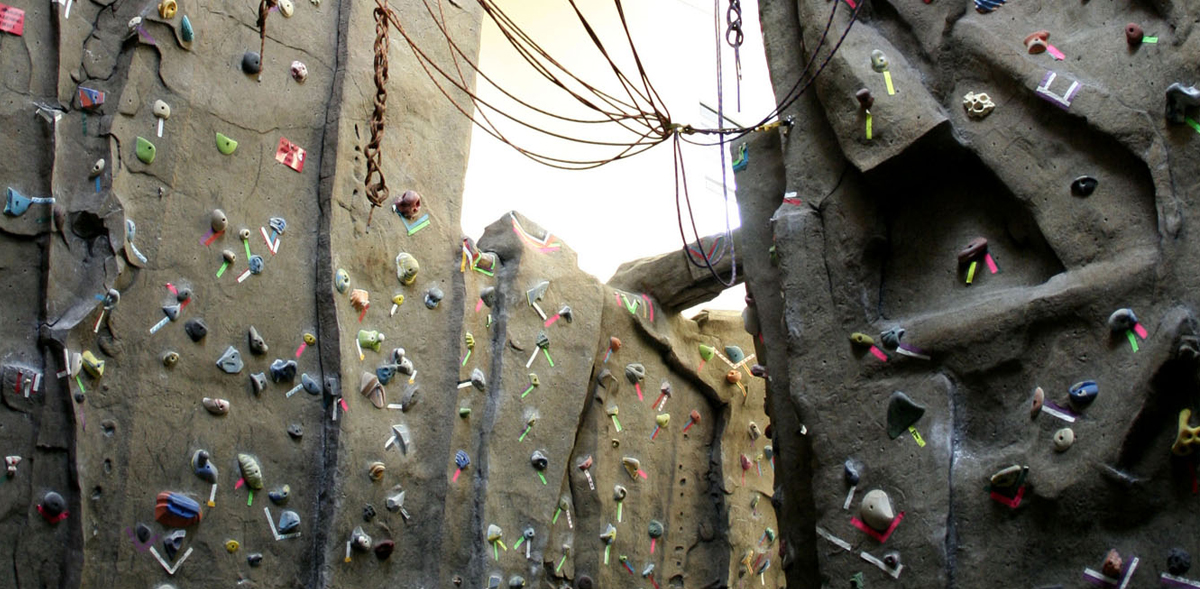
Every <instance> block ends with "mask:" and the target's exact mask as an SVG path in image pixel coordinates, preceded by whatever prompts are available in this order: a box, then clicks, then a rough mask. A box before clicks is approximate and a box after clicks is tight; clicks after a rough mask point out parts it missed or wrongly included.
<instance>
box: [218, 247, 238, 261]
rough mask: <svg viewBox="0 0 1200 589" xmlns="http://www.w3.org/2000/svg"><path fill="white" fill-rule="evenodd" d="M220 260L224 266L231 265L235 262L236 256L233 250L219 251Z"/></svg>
mask: <svg viewBox="0 0 1200 589" xmlns="http://www.w3.org/2000/svg"><path fill="white" fill-rule="evenodd" d="M221 258H222V259H224V260H225V263H226V264H232V263H234V262H235V261H237V254H235V253H233V250H221Z"/></svg>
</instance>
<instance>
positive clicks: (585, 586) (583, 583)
mask: <svg viewBox="0 0 1200 589" xmlns="http://www.w3.org/2000/svg"><path fill="white" fill-rule="evenodd" d="M575 586H576V587H577V588H578V589H592V588H593V587H595V583H593V582H592V578H591V577H589V576H587V575H579V578H577V579H575Z"/></svg>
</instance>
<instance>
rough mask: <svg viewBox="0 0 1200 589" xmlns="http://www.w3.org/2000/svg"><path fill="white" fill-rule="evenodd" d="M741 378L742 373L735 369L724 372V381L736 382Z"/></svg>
mask: <svg viewBox="0 0 1200 589" xmlns="http://www.w3.org/2000/svg"><path fill="white" fill-rule="evenodd" d="M741 380H742V373H741V372H739V371H737V370H730V371H729V372H726V373H725V382H728V383H729V384H737V383H739V382H741Z"/></svg>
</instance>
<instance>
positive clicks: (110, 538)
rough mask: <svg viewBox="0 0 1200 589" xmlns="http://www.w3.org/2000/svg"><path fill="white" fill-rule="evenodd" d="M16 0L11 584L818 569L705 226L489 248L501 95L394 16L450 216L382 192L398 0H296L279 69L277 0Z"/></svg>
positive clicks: (421, 179) (409, 126)
mask: <svg viewBox="0 0 1200 589" xmlns="http://www.w3.org/2000/svg"><path fill="white" fill-rule="evenodd" d="M430 6H431V7H432V8H431V10H433V11H435V12H437V11H438V10H439V8H438V6H439V5H437V4H432V5H430ZM392 7H393V9H395V10H397V11H398V13H399V16H400V19H401V20H402V21H403V22H404V23H406V26H407V30H408V31H409V32H410V34H412V35H414V36H415V38H416V40H417V41H418V42H419V43H420V44H421V45H422V46H423V47H425V48H427V49H430V50H432V51H433V57H434V59H438V60H440V61H441V62H442V63H448V62H449V56H448V54H447V53H445V51H446V49H445V47H444V43H442V44H439V43H437V42H436V41H437V37H438V36H439V35H440V33H438V32H437V29H436V28H435V26H434V24H433V21H432V19H431V16H430V14H429V13H428V12H427V10H426V7H425V5H424V4H420V3H412V2H402V3H393V6H392ZM13 8H16V9H19V10H23V11H24V14H23V18H24V21H23V24H24V28H23V31H21V34H19V35H18V34H14V33H13V32H5V33H0V62H2V63H3V65H4V68H5V71H6V72H7V74H6V76H5V83H4V84H5V89H4V97H5V99H4V100H3V101H0V116H2V117H3V120H4V134H3V139H0V141H3V142H4V145H5V146H6V147H7V150H6V152H7V153H9V154H10V156H9V157H6V158H0V160H2V161H0V170H2V177H3V180H4V182H5V185H6V187H8V188H10V189H11V190H12V191H15V192H14V194H15V195H16V196H10V197H9V198H10V202H11V203H12V204H13V205H14V206H15V208H14V209H13V210H12V211H11V214H5V215H3V216H0V242H2V243H3V246H2V247H0V278H2V280H0V289H3V301H4V305H3V312H2V313H0V321H2V322H3V324H4V334H5V336H6V337H5V338H3V340H2V343H0V368H2V373H0V382H2V384H3V390H2V391H0V401H2V403H3V409H0V455H3V456H6V457H12V458H13V461H12V462H14V464H13V468H12V469H11V475H10V476H4V477H2V478H0V534H2V537H3V538H4V540H3V541H0V554H3V556H2V558H3V562H4V563H6V564H5V565H3V567H0V568H4V569H5V570H8V569H11V571H12V574H11V575H7V574H6V575H0V587H35V586H36V587H71V588H73V587H103V586H111V585H115V586H120V587H147V588H159V587H166V586H170V587H180V588H182V587H200V586H224V585H230V586H232V585H237V586H255V587H362V586H368V585H388V586H397V587H412V588H419V587H456V586H468V587H480V586H482V587H494V586H507V587H518V586H522V583H524V586H527V587H563V586H575V587H580V588H586V587H616V586H642V587H649V586H668V587H715V586H731V585H734V584H739V583H750V582H757V583H760V584H765V585H770V586H782V585H783V584H784V581H783V576H782V575H783V569H782V568H781V566H780V563H779V558H778V548H779V546H780V543H779V540H777V538H776V535H777V531H778V530H779V525H778V524H777V523H776V521H775V516H774V508H773V501H772V496H773V487H774V483H773V481H774V467H775V463H774V462H773V461H772V454H771V449H770V448H769V447H768V442H767V436H766V435H765V434H766V433H768V432H770V427H769V426H770V423H769V421H768V419H767V418H766V416H765V413H764V411H765V408H764V405H765V390H764V384H763V382H764V381H762V380H761V379H758V378H752V377H751V373H750V368H751V366H752V365H753V364H755V363H757V362H758V360H756V356H755V355H754V351H753V346H754V344H753V342H752V340H751V336H750V335H749V334H748V333H747V332H746V330H745V329H744V325H743V321H742V318H741V317H739V316H738V315H737V314H723V313H716V312H714V313H705V314H702V315H701V316H698V317H697V318H695V319H686V318H683V317H681V316H680V315H679V309H680V308H682V307H683V306H685V305H690V304H692V303H694V302H696V301H698V300H703V299H704V298H706V297H708V296H711V293H713V292H715V291H713V289H712V287H711V284H705V283H704V280H703V275H701V274H698V273H696V271H695V270H694V269H689V268H688V266H687V263H686V262H685V261H684V259H683V257H682V255H681V254H680V253H679V252H675V253H674V254H669V255H666V256H661V257H659V258H655V259H651V260H647V261H644V262H641V263H637V264H633V265H632V266H631V267H630V268H628V269H626V270H624V271H622V273H620V274H619V275H618V277H616V278H615V279H614V282H613V284H614V286H609V285H604V284H601V283H599V282H598V281H597V280H595V279H594V278H593V277H590V276H588V275H585V274H583V273H582V272H580V271H579V269H578V267H577V266H576V265H575V258H574V254H573V253H572V252H571V251H570V249H569V248H568V247H567V246H566V245H565V244H563V243H562V242H561V240H559V239H558V238H556V237H554V236H553V235H552V234H551V233H549V232H548V231H547V230H545V229H542V228H540V227H538V226H536V225H535V224H534V223H533V222H532V221H530V220H529V219H526V218H524V217H522V216H520V215H519V214H515V213H514V214H511V215H506V216H505V217H504V218H502V219H500V220H499V221H497V223H496V224H494V225H493V226H492V227H490V228H489V229H488V231H487V232H486V234H485V235H484V236H482V237H481V238H480V239H479V241H478V244H477V249H476V245H475V244H473V243H467V244H466V245H468V246H469V248H468V249H467V250H466V251H467V252H468V253H469V257H467V258H464V241H463V236H462V235H461V231H460V230H459V229H458V224H459V210H460V207H461V200H460V194H461V191H462V178H463V173H464V170H465V166H466V157H467V150H468V139H469V123H468V121H466V119H464V118H462V117H460V116H458V115H457V114H456V113H455V112H454V108H453V107H452V105H450V104H449V103H448V102H447V101H446V99H445V97H443V96H442V94H441V92H440V91H439V90H438V89H437V88H436V87H434V86H433V85H432V84H431V83H430V82H429V81H428V80H427V79H426V77H425V74H424V72H423V71H422V70H421V69H420V66H419V64H418V63H417V62H416V61H415V60H414V59H413V58H412V56H411V54H410V53H409V51H408V50H407V48H406V47H405V46H404V45H403V43H402V42H400V41H399V37H398V35H396V34H395V33H393V42H392V46H391V52H390V82H389V93H390V96H391V97H390V100H389V103H388V106H389V110H388V112H387V129H386V134H385V140H384V144H383V149H384V160H383V162H384V170H383V171H384V174H385V175H386V177H387V179H388V182H389V184H390V186H391V190H392V192H393V196H396V195H399V194H400V193H401V192H403V191H404V190H416V191H417V192H419V193H420V194H422V195H423V196H424V200H423V203H422V208H421V214H422V215H428V217H427V220H428V224H425V225H422V224H421V223H420V222H419V221H418V222H407V223H406V222H405V220H403V219H402V218H401V217H400V216H398V215H396V214H394V213H393V212H392V211H390V210H389V209H387V208H381V209H378V210H376V211H375V212H374V214H373V216H372V214H371V210H370V207H369V204H368V201H367V199H366V197H365V195H364V194H363V186H362V183H363V180H364V177H365V172H366V164H365V159H364V156H363V153H362V150H363V149H364V147H365V144H366V140H367V136H368V126H367V125H368V117H369V115H370V112H371V108H372V100H373V98H374V84H373V79H372V66H371V64H372V60H373V52H372V45H373V42H374V34H375V28H374V19H373V18H372V15H371V9H372V8H373V6H371V5H370V4H369V3H349V2H330V1H326V2H324V3H320V2H307V1H302V2H295V3H294V4H288V3H283V4H281V5H280V8H279V9H277V10H274V11H272V12H270V13H269V14H268V16H267V27H266V30H267V39H266V47H265V51H264V55H263V56H262V57H263V62H262V71H261V74H247V73H244V72H243V69H242V64H243V59H244V57H243V56H244V53H245V52H247V51H258V49H259V43H260V39H259V29H258V25H257V20H258V16H259V15H258V3H257V2H253V1H251V0H244V1H239V2H233V3H229V2H208V1H193V0H185V1H183V2H179V3H178V8H177V12H176V13H175V14H173V15H167V14H163V13H160V12H159V7H158V5H157V4H155V3H140V4H130V3H124V2H94V1H83V2H79V1H74V2H69V3H67V4H65V5H64V4H47V3H42V2H36V3H35V2H24V1H20V2H14V4H13ZM68 9H69V14H68ZM284 9H286V12H288V13H290V16H286V15H285V14H284V12H285V10H284ZM440 10H442V11H444V14H445V16H444V18H445V22H446V23H447V24H448V26H449V28H450V30H451V31H452V34H453V35H454V36H455V38H456V40H458V41H459V43H460V44H461V46H462V47H463V48H464V49H465V50H466V51H467V53H468V54H473V53H474V52H475V42H476V41H475V40H476V39H477V38H478V34H479V27H480V21H479V15H478V14H477V11H476V10H475V9H468V8H463V7H459V6H458V5H457V4H455V3H453V2H450V3H447V4H444V5H441V8H440ZM15 15H16V13H15V12H12V11H8V10H6V11H5V14H4V15H0V21H4V23H5V25H4V26H6V27H8V28H9V29H11V28H12V27H11V20H10V19H12V18H15ZM185 16H186V17H187V24H186V25H185V24H184V20H183V17H185ZM439 18H442V17H441V15H440V13H439ZM293 61H300V62H303V64H304V65H305V66H306V68H307V78H306V79H304V80H303V81H301V80H299V79H297V78H296V77H293V75H292V72H291V66H292V62H293ZM467 81H468V83H471V80H467ZM81 92H82V93H81ZM99 93H103V95H101V94H99ZM451 95H452V97H454V98H455V99H458V100H462V99H463V97H462V96H460V95H458V94H455V93H452V94H451ZM160 100H161V101H162V102H163V103H165V104H166V105H167V106H168V107H169V108H170V114H169V116H168V117H165V118H164V117H161V116H158V115H160V114H164V113H163V111H162V109H161V106H159V105H157V102H158V101H160ZM156 113H157V114H156ZM160 120H161V125H162V133H161V136H160V135H159V132H158V126H159V124H160ZM218 134H220V135H218ZM139 138H140V139H141V140H140V141H139ZM230 140H232V142H236V146H234V144H233V143H232V142H231V141H230ZM151 145H152V146H153V157H151V148H150V146H151ZM291 146H295V147H298V148H299V149H302V150H303V152H300V151H297V150H295V149H291ZM281 147H282V149H283V151H282V152H281V151H280V150H281ZM98 160H103V161H104V166H103V168H101V169H96V172H95V173H93V170H94V168H95V167H96V162H97V161H98ZM21 197H32V198H36V199H45V198H53V199H54V202H53V203H52V204H51V203H47V202H44V201H40V200H35V201H33V202H32V203H29V202H26V201H23V200H21ZM24 204H29V207H28V209H27V210H25V211H24V212H23V213H22V212H20V211H18V210H17V209H20V208H22V206H23V205H24ZM214 209H220V210H221V211H223V214H224V218H225V224H224V225H222V224H220V223H217V224H216V225H215V227H216V228H217V229H223V231H222V230H217V231H214V225H213V222H212V216H213V211H214ZM280 220H282V221H284V222H286V226H284V225H283V224H282V223H280ZM368 220H369V221H368ZM243 229H245V230H247V231H248V234H249V235H248V237H247V238H243V237H242V236H241V230H243ZM710 245H711V243H705V244H702V246H703V247H705V248H707V247H709V246H710ZM226 250H228V253H229V255H230V257H231V258H232V259H233V261H232V263H230V264H228V265H226V263H225V262H226V259H227V258H226ZM401 252H405V253H407V254H410V255H411V256H412V257H413V258H414V259H416V260H417V261H418V263H419V265H420V270H419V271H418V273H417V276H416V278H415V280H414V281H413V282H412V283H411V284H404V283H403V282H402V281H401V280H400V279H399V277H398V274H397V262H396V258H397V255H398V254H399V253H401ZM481 254H482V257H478V256H480V255H481ZM251 256H255V257H253V258H252V257H251ZM481 260H482V262H481ZM480 264H484V265H480ZM252 269H253V270H254V271H253V272H251V271H250V270H252ZM482 270H487V272H484V271H482ZM542 281H548V283H549V286H548V288H547V289H545V291H544V292H543V293H542V298H541V299H540V300H536V301H535V302H537V303H538V306H539V308H540V309H541V310H542V311H543V312H544V313H545V314H546V317H545V318H543V317H542V316H541V315H540V314H539V313H538V310H537V309H535V308H534V307H533V306H532V305H531V304H530V303H529V298H528V295H527V292H528V291H529V290H530V289H531V288H533V287H535V286H536V285H537V284H539V283H541V282H542ZM631 285H632V286H631ZM636 285H641V286H636ZM435 289H436V292H435ZM356 290H361V291H363V292H362V293H356V292H355V291H356ZM484 293H487V297H486V298H487V300H488V304H484V303H483V299H482V298H481V294H484ZM680 293H687V294H686V296H681V295H680ZM363 294H365V295H366V296H367V297H368V299H369V305H365V304H362V303H365V302H366V301H364V300H363V298H362V297H363ZM117 295H119V298H118V296H117ZM399 296H403V299H402V301H403V302H400V303H398V304H397V303H393V301H394V300H396V301H399V300H401V299H399V298H398V297H399ZM431 297H432V298H433V299H438V298H440V301H437V302H436V305H435V304H433V303H434V301H433V300H429V299H430V298H431ZM427 300H428V303H429V304H426V303H427ZM356 302H357V303H359V304H358V305H356V304H355V303H356ZM393 305H395V306H393ZM568 307H569V309H568ZM199 322H202V323H203V329H200V328H199V325H200V323H199ZM252 327H253V328H254V333H255V334H256V335H257V336H258V337H259V338H261V344H265V345H259V344H260V342H259V341H257V340H256V339H255V338H254V335H252V334H251V332H250V330H251V328H252ZM751 331H753V330H751ZM540 336H545V339H544V340H543V342H544V343H548V346H547V347H545V350H544V351H543V350H542V349H541V348H540V347H539V346H538V341H539V338H540ZM614 337H615V338H619V339H620V341H621V344H622V345H621V346H620V348H619V349H612V348H611V345H610V343H611V341H612V340H611V339H610V338H614ZM472 342H473V343H472ZM727 346H730V347H728V348H727ZM732 346H736V347H738V349H740V350H743V351H744V355H745V356H746V357H745V358H744V359H739V358H737V357H736V353H734V356H732V358H733V359H732V360H730V358H731V356H730V354H731V353H733V350H734V348H733V347H732ZM397 348H402V349H403V361H400V358H398V356H397V355H396V353H395V351H394V350H396V349H397ZM231 349H232V350H233V351H232V352H229V350H231ZM610 350H611V352H610ZM85 352H86V354H85ZM235 356H236V357H235ZM290 363H294V364H290ZM551 363H553V364H551ZM632 364H640V365H641V368H640V369H637V368H635V367H631V366H630V365H632ZM400 367H402V368H400ZM627 369H628V371H629V373H630V374H633V375H635V378H634V379H633V380H630V379H629V378H628V377H627V375H626V373H627ZM397 370H398V372H397ZM639 370H640V373H642V374H644V376H641V377H640V379H639V378H636V375H637V374H639ZM730 371H733V372H734V374H735V375H736V377H731V376H730V375H729V373H730ZM533 375H536V377H535V376H533ZM381 376H382V377H383V378H382V379H381V378H380V377H381ZM388 377H390V379H389V378H388ZM535 378H536V382H537V385H536V386H533V382H534V379H535ZM735 378H740V380H738V381H737V382H736V383H735V382H733V379H735ZM256 379H258V380H257V382H256ZM379 380H384V381H387V382H386V383H382V384H380V385H379V387H378V388H377V387H376V383H377V382H378V381H379ZM635 380H636V381H637V382H634V381H635ZM664 387H668V388H669V391H670V395H669V396H668V397H665V398H663V399H660V395H661V391H662V390H663V388H664ZM364 392H365V393H366V394H364ZM660 409H661V410H660ZM610 412H612V413H615V415H610ZM693 412H695V415H697V416H698V417H699V420H698V421H696V422H695V423H691V424H690V425H689V423H690V422H691V421H693V420H692V419H691V418H690V415H691V414H692V413H693ZM667 414H669V415H670V417H669V418H667V417H665V415H667ZM614 417H615V418H616V419H614ZM660 421H661V423H662V425H661V428H660V429H661V431H658V432H657V434H656V433H655V428H656V427H659V426H658V424H659V423H660ZM618 423H619V424H620V426H618ZM752 424H753V425H752ZM685 430H686V431H685ZM200 451H204V452H206V453H207V457H208V458H207V464H208V465H209V466H205V462H204V461H203V460H201V459H200V458H199V456H198V453H199V452H200ZM535 451H538V452H540V455H541V456H542V457H544V458H545V462H544V463H542V462H540V461H536V460H534V454H533V453H534V452H535ZM460 452H461V454H460ZM459 456H462V457H463V458H465V459H466V460H462V459H461V458H458V457H459ZM18 458H19V462H17V460H16V459H18ZM456 459H457V460H459V461H462V462H463V463H464V466H463V467H462V468H461V469H460V468H459V467H458V465H457V464H456ZM626 459H631V460H636V461H637V462H636V463H635V462H632V461H629V460H626ZM468 461H469V462H468ZM589 463H590V467H588V468H581V466H582V465H585V464H589ZM535 465H536V466H537V467H535ZM538 467H542V468H541V469H540V470H539V468H538ZM627 467H629V468H627ZM460 471H461V472H460ZM618 486H620V487H621V488H622V489H620V490H619V489H618V488H617V487H618ZM51 493H53V494H56V495H57V496H58V497H61V501H62V504H61V505H60V504H59V501H58V499H57V498H56V497H55V495H52V494H51ZM162 493H170V494H173V495H167V496H166V497H162V496H161V495H160V494H162ZM617 497H622V500H621V501H619V502H618V501H617ZM609 525H612V529H613V531H614V532H615V533H614V534H612V535H610V536H609V542H605V541H603V540H602V539H601V535H602V533H604V532H605V530H606V529H607V528H608V526H609ZM492 526H496V527H497V528H498V530H497V531H499V532H500V533H501V535H500V536H499V537H498V538H494V540H495V541H494V542H493V541H490V540H489V532H491V531H492V530H493V528H492ZM526 530H529V531H530V532H531V534H530V536H529V539H523V538H524V533H525V531H526ZM652 531H653V532H652ZM360 548H362V549H365V550H360ZM650 565H653V568H651V567H650ZM753 577H759V578H758V579H754V578H753Z"/></svg>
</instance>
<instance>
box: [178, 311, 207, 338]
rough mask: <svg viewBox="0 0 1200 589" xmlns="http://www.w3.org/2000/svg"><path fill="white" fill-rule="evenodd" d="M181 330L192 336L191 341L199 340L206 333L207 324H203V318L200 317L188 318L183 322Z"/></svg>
mask: <svg viewBox="0 0 1200 589" xmlns="http://www.w3.org/2000/svg"><path fill="white" fill-rule="evenodd" d="M183 331H184V332H185V333H187V334H188V337H190V338H192V341H194V342H199V341H200V340H202V339H204V336H206V335H208V326H207V325H205V324H204V320H203V319H200V318H198V317H197V318H195V319H188V322H187V323H184V324H183Z"/></svg>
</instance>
